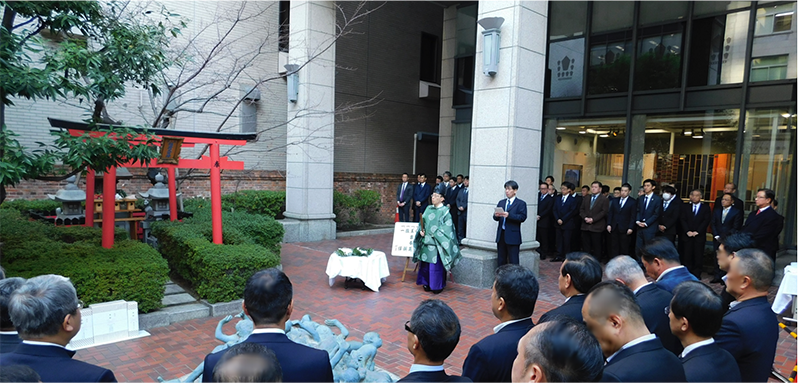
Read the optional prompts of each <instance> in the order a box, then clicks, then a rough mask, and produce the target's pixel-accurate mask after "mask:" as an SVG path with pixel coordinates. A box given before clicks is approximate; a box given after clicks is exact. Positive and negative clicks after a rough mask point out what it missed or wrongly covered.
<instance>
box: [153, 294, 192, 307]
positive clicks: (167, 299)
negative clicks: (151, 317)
mask: <svg viewBox="0 0 798 383" xmlns="http://www.w3.org/2000/svg"><path fill="white" fill-rule="evenodd" d="M196 302H197V300H196V299H194V297H192V296H191V295H189V294H188V293H181V294H174V295H167V296H164V297H163V299H162V300H161V303H162V304H163V305H164V306H166V307H170V306H176V305H182V304H185V303H196Z"/></svg>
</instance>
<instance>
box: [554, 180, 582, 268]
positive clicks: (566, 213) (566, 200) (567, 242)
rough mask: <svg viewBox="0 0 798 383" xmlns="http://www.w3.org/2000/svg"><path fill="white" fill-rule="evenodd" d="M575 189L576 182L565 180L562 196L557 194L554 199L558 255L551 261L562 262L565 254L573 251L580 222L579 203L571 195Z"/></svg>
mask: <svg viewBox="0 0 798 383" xmlns="http://www.w3.org/2000/svg"><path fill="white" fill-rule="evenodd" d="M573 190H574V184H572V183H570V182H568V181H565V182H563V183H562V186H560V191H561V192H562V196H557V197H555V199H554V208H553V214H554V230H555V232H556V238H557V256H556V257H554V258H552V259H551V260H549V262H562V261H564V260H565V254H568V253H570V252H571V245H572V242H571V241H572V239H573V233H574V229H576V227H577V226H576V223H577V222H579V219H578V218H577V217H578V216H579V205H577V202H576V199H575V198H574V197H573V196H572V195H571V193H573Z"/></svg>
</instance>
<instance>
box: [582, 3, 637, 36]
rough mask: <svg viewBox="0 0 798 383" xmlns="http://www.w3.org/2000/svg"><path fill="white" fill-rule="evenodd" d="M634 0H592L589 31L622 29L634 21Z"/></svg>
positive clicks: (593, 32) (598, 31)
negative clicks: (591, 16)
mask: <svg viewBox="0 0 798 383" xmlns="http://www.w3.org/2000/svg"><path fill="white" fill-rule="evenodd" d="M634 12H635V3H634V1H594V2H593V18H592V26H591V30H590V33H591V34H595V33H600V32H606V31H615V30H622V29H626V28H629V27H631V26H632V23H633V22H634Z"/></svg>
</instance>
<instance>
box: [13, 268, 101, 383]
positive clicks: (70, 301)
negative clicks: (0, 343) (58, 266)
mask: <svg viewBox="0 0 798 383" xmlns="http://www.w3.org/2000/svg"><path fill="white" fill-rule="evenodd" d="M82 307H83V302H81V301H80V300H79V299H78V296H77V293H76V292H75V287H74V286H72V283H70V282H69V279H68V278H65V277H62V276H60V275H52V274H50V275H41V276H38V277H34V278H31V279H28V280H27V281H26V282H25V284H23V285H22V286H20V287H19V288H18V289H17V290H16V291H14V293H13V294H12V295H11V299H10V301H9V303H8V308H9V313H10V314H11V321H12V322H14V326H15V327H16V329H17V331H18V332H19V336H20V338H22V343H21V344H20V345H18V346H17V349H16V350H14V352H12V353H10V354H2V355H0V366H11V365H16V364H19V365H24V366H28V367H30V368H32V369H33V370H35V371H36V372H37V373H38V374H39V376H41V378H42V381H43V382H116V378H115V377H114V373H113V372H111V370H108V369H105V368H101V367H97V366H94V365H91V364H88V363H86V362H81V361H78V360H72V356H74V355H75V351H71V350H67V349H66V345H67V343H69V341H70V340H72V338H74V337H75V335H77V333H78V331H80V319H81V316H80V309H81V308H82Z"/></svg>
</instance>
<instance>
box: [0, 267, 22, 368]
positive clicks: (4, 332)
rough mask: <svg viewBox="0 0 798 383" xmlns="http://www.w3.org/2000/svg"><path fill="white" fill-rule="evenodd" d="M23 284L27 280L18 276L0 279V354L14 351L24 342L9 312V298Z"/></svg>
mask: <svg viewBox="0 0 798 383" xmlns="http://www.w3.org/2000/svg"><path fill="white" fill-rule="evenodd" d="M23 284H25V280H24V279H22V278H17V277H15V278H8V279H3V280H0V354H7V353H9V352H12V351H14V350H15V349H16V348H17V345H18V344H20V343H22V339H21V338H20V337H19V334H18V333H17V330H16V329H15V328H14V322H11V316H10V315H9V313H8V300H9V298H11V293H13V292H14V291H15V290H16V289H18V288H19V287H20V286H22V285H23Z"/></svg>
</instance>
